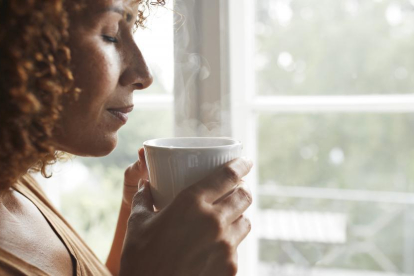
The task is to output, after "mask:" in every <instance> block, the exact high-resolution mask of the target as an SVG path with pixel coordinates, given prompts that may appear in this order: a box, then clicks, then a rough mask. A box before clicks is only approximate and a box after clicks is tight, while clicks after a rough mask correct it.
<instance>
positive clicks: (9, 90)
mask: <svg viewBox="0 0 414 276" xmlns="http://www.w3.org/2000/svg"><path fill="white" fill-rule="evenodd" d="M81 1H82V0H77V1H68V3H67V6H66V5H65V2H66V1H65V0H48V1H44V0H13V1H11V0H0V62H1V63H0V192H1V191H4V190H5V189H7V188H9V187H10V186H11V185H12V184H13V183H14V182H15V181H16V180H17V179H18V178H19V177H20V176H21V175H22V174H24V173H26V172H27V170H28V168H31V169H33V170H37V171H41V172H42V174H43V175H44V176H45V177H48V176H47V173H46V167H47V165H50V164H53V163H55V162H56V161H57V160H58V159H59V158H60V157H61V156H62V155H63V153H59V152H57V151H56V150H55V148H54V146H53V143H52V133H53V130H54V129H55V127H56V123H57V121H58V120H59V114H60V112H61V110H62V100H63V99H65V100H70V99H74V100H75V99H76V97H77V95H78V93H80V90H79V89H78V88H76V87H75V86H74V79H73V75H72V71H71V52H70V49H69V47H68V45H67V43H68V39H69V33H68V27H69V24H70V22H69V17H68V9H69V5H70V9H71V10H73V11H76V10H81V9H82V8H83V7H84V3H81ZM136 1H137V2H139V5H138V7H139V10H138V17H137V19H136V22H135V29H137V28H138V27H142V26H143V25H144V23H145V19H146V18H147V16H148V13H149V12H148V11H149V9H150V5H164V4H165V1H163V0H157V1H149V0H136ZM69 2H70V3H69Z"/></svg>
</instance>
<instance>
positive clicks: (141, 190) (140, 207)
mask: <svg viewBox="0 0 414 276" xmlns="http://www.w3.org/2000/svg"><path fill="white" fill-rule="evenodd" d="M153 206H154V200H153V198H152V194H151V190H150V185H149V181H148V180H145V179H140V181H139V183H138V192H137V193H136V194H135V196H134V198H133V200H132V211H133V212H143V211H147V212H151V213H153V212H154V207H153Z"/></svg>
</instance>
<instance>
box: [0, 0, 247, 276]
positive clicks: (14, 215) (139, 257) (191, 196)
mask: <svg viewBox="0 0 414 276" xmlns="http://www.w3.org/2000/svg"><path fill="white" fill-rule="evenodd" d="M87 3H88V5H87V8H86V10H85V12H83V13H81V14H76V15H75V14H72V15H70V16H71V27H70V47H71V51H72V61H73V65H74V77H75V81H76V85H77V86H78V87H79V88H81V89H82V93H81V95H80V97H79V100H78V101H76V102H67V103H65V106H64V110H63V111H62V119H61V121H60V123H59V127H58V128H57V130H56V132H55V133H54V138H55V139H54V141H55V145H56V147H57V149H59V150H62V151H66V152H68V153H71V154H74V155H80V156H104V155H106V154H108V153H109V152H111V151H112V150H113V149H114V148H115V146H116V143H117V131H118V130H119V129H120V127H121V126H122V125H123V124H124V123H125V121H122V120H120V119H118V118H117V116H114V114H113V112H110V110H113V109H114V108H125V107H128V106H131V105H132V93H133V91H134V90H137V89H145V88H147V87H148V86H149V85H151V83H152V76H151V74H150V72H149V70H148V67H147V65H146V63H145V60H144V58H143V56H142V54H141V52H140V50H139V48H138V46H137V45H136V44H135V42H134V40H133V34H132V32H131V29H132V26H133V20H132V19H133V18H135V17H136V10H137V9H136V6H134V5H133V4H131V3H130V2H129V1H121V0H93V1H92V0H88V1H87ZM124 11H125V12H126V13H125V12H124ZM133 11H135V13H134V12H133ZM128 14H129V15H128ZM128 19H130V20H128ZM80 130H81V131H80ZM143 153H144V152H143V150H142V149H140V150H139V151H138V160H137V161H136V162H135V163H133V164H131V165H130V166H129V167H128V168H127V169H126V170H125V175H124V176H125V178H124V189H123V190H124V192H123V198H122V203H121V208H120V213H119V217H118V223H117V228H116V231H115V236H114V241H113V244H112V248H111V251H110V253H109V256H108V260H107V262H106V265H107V267H108V269H109V271H110V272H111V273H112V274H113V275H118V274H119V275H152V276H157V275H182V276H185V275H235V274H236V272H237V246H238V245H239V244H240V242H241V241H242V240H243V239H244V238H245V237H246V235H247V234H248V233H249V231H250V221H249V220H248V219H247V218H245V217H244V216H243V212H244V211H245V210H246V209H247V208H248V207H249V206H250V204H251V198H252V197H251V194H250V192H249V191H248V189H247V188H246V187H245V184H244V183H243V181H242V177H243V176H245V175H246V174H247V173H248V172H249V171H250V169H251V167H252V163H251V161H249V160H247V159H244V158H240V159H236V160H234V161H232V162H230V163H228V164H226V165H225V166H223V167H222V168H221V169H219V170H217V171H216V172H215V173H214V174H213V175H211V176H209V177H207V178H206V179H204V180H202V181H200V182H199V183H197V184H195V185H193V186H191V187H190V188H188V189H186V190H184V191H183V192H182V193H181V194H180V195H179V196H178V197H177V198H176V199H175V200H174V201H173V202H172V204H170V205H169V206H167V207H166V208H165V209H163V210H162V211H160V212H154V209H153V200H152V197H151V192H150V190H149V183H148V180H146V179H147V178H148V171H147V167H146V165H145V164H146V163H145V157H144V154H143ZM138 188H139V191H138ZM0 218H1V219H0V247H1V248H2V249H5V250H6V251H9V252H11V253H12V254H15V255H17V256H20V257H21V258H22V259H24V260H25V261H27V262H29V263H30V264H32V265H34V266H37V267H39V268H40V269H42V270H44V271H45V272H47V273H49V274H51V275H73V263H72V261H71V258H70V255H69V253H68V251H67V250H66V248H65V246H64V244H63V243H62V242H61V241H60V240H59V238H58V237H57V236H56V234H55V233H54V231H53V230H52V229H51V228H50V226H49V225H48V223H47V222H46V220H45V219H44V218H43V216H42V214H41V213H40V212H39V211H38V210H37V208H36V207H35V206H34V205H33V203H31V202H30V201H29V200H27V199H26V198H25V197H24V196H22V195H21V194H19V193H18V192H17V191H14V190H12V189H11V190H10V191H8V192H7V193H5V194H3V195H1V197H0ZM28 229H30V231H28ZM166 229H168V231H166ZM28 233H29V234H28ZM46 237H52V239H46ZM44 240H50V243H49V244H45V243H44V242H42V241H44ZM27 248H31V250H27ZM38 256H44V257H42V258H38Z"/></svg>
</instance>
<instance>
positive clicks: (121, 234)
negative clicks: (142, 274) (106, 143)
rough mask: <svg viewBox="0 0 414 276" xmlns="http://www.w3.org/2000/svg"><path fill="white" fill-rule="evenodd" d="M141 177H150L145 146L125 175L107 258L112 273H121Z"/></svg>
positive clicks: (107, 264)
mask: <svg viewBox="0 0 414 276" xmlns="http://www.w3.org/2000/svg"><path fill="white" fill-rule="evenodd" d="M140 179H148V170H147V165H146V162H145V154H144V149H143V148H141V149H140V150H139V151H138V161H137V162H135V163H134V164H132V165H131V166H129V167H128V168H127V169H126V171H125V175H124V188H123V198H122V203H121V209H120V211H119V216H118V223H117V224H116V230H115V236H114V240H113V242H112V246H111V251H109V255H108V259H107V260H106V266H107V268H108V269H109V271H110V272H111V273H112V275H118V274H119V269H120V263H121V254H122V247H123V244H124V239H125V233H126V230H127V224H128V218H129V215H130V214H131V204H132V198H133V197H134V195H135V194H136V193H137V191H138V182H139V180H140Z"/></svg>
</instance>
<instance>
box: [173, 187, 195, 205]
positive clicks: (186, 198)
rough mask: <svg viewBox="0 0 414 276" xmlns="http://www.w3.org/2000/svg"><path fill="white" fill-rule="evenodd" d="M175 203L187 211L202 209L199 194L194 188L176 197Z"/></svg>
mask: <svg viewBox="0 0 414 276" xmlns="http://www.w3.org/2000/svg"><path fill="white" fill-rule="evenodd" d="M175 201H176V202H179V203H181V204H182V205H183V207H184V208H186V209H188V210H193V209H195V210H199V209H200V208H202V207H201V206H202V198H201V196H200V193H199V192H198V190H197V189H195V188H189V189H186V190H184V191H183V192H181V193H180V194H178V195H177V200H175Z"/></svg>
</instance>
